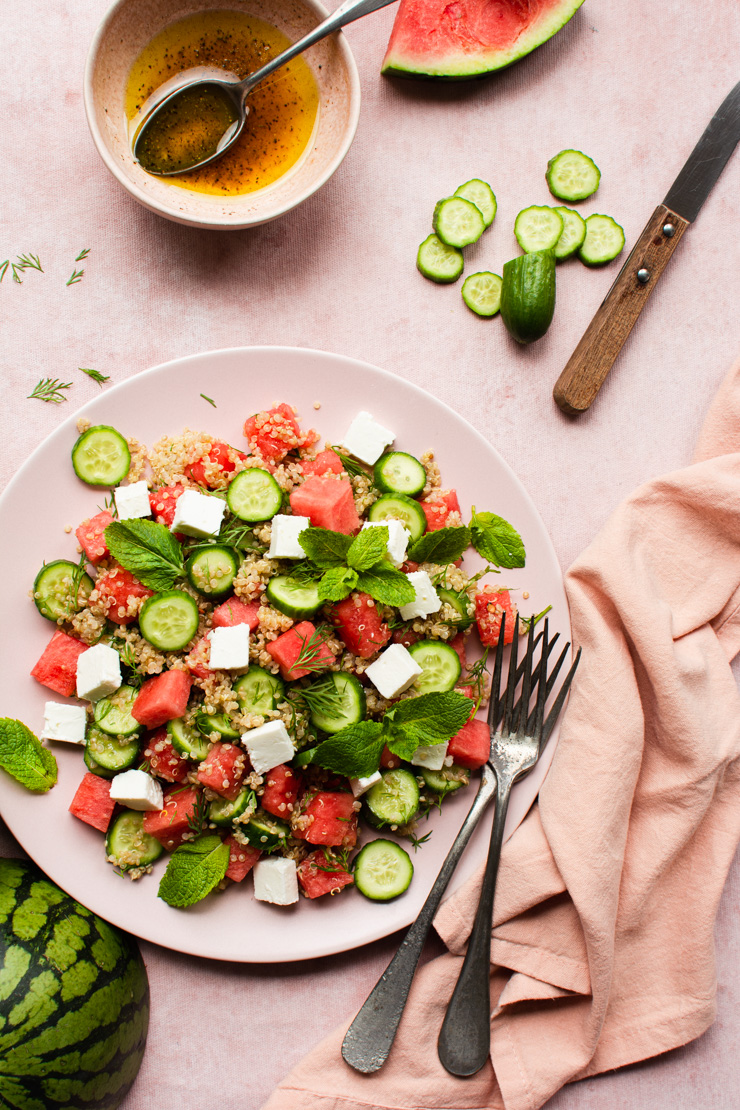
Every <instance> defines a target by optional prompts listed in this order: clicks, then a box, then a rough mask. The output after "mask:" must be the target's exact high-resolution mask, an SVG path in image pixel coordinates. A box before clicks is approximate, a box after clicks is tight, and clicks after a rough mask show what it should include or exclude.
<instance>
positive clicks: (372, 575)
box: [357, 529, 416, 605]
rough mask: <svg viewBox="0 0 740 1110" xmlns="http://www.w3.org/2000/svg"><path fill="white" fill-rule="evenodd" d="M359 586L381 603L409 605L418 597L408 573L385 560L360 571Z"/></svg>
mask: <svg viewBox="0 0 740 1110" xmlns="http://www.w3.org/2000/svg"><path fill="white" fill-rule="evenodd" d="M374 530H375V529H373V531H374ZM357 586H358V589H360V590H362V591H363V593H366V594H370V597H372V598H374V599H375V600H376V601H379V602H380V603H381V605H409V604H410V603H411V602H412V601H413V600H414V598H415V597H416V590H415V589H414V587H413V586H412V585H411V583H410V582H409V580H408V578H407V577H406V575H405V574H403V573H402V572H401V571H400V570H396V568H395V567H392V566H391V565H390V563H387V562H385V561H383V562H380V563H378V564H377V566H374V567H371V568H370V570H363V571H360V573H359V575H358V576H357Z"/></svg>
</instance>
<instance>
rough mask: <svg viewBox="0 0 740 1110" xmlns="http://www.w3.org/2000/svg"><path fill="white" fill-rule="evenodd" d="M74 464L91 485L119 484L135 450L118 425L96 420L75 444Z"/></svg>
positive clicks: (126, 472)
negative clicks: (116, 426)
mask: <svg viewBox="0 0 740 1110" xmlns="http://www.w3.org/2000/svg"><path fill="white" fill-rule="evenodd" d="M72 466H73V467H74V470H75V474H76V475H77V477H78V478H81V479H82V481H83V482H86V483H87V485H88V486H117V485H118V483H119V482H122V481H123V479H124V478H125V477H126V475H127V474H128V472H129V469H130V467H131V452H130V451H129V449H128V443H127V442H126V440H125V439H124V438H123V436H122V435H121V433H120V432H117V431H116V429H115V428H111V427H109V426H108V425H107V424H95V425H94V426H93V427H92V428H88V429H87V431H86V432H83V433H82V435H81V436H80V437H79V439H78V440H77V442H76V443H75V445H74V447H73V448H72Z"/></svg>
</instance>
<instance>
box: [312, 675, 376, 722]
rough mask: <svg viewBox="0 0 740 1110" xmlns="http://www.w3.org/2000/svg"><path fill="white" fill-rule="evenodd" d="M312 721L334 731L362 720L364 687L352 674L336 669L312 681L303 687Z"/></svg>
mask: <svg viewBox="0 0 740 1110" xmlns="http://www.w3.org/2000/svg"><path fill="white" fill-rule="evenodd" d="M306 701H307V703H308V712H309V716H310V718H311V723H312V724H313V725H315V726H316V728H320V729H321V731H322V732H328V733H330V734H331V733H334V732H339V731H340V730H341V729H343V728H346V727H347V726H348V725H356V724H358V723H359V722H360V721H364V720H365V713H366V704H365V691H364V690H363V689H362V686H361V685H360V683H359V682H358V680H357V679H356V678H355V676H354V675H353V674H347V673H346V672H344V671H339V672H336V673H333V674H328V675H325V676H324V677H323V678H319V679H317V680H316V681H315V682H312V683H311V685H310V686H309V687H307V689H306Z"/></svg>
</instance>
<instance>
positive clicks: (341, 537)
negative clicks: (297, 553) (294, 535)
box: [298, 528, 352, 570]
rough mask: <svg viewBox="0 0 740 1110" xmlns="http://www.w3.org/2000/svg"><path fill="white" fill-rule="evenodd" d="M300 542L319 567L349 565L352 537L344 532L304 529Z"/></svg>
mask: <svg viewBox="0 0 740 1110" xmlns="http://www.w3.org/2000/svg"><path fill="white" fill-rule="evenodd" d="M298 542H299V543H300V545H301V547H302V548H303V550H304V551H305V552H306V555H308V557H309V559H310V560H311V562H312V563H316V566H317V567H323V568H324V569H325V570H328V568H329V567H342V566H345V565H346V563H347V552H348V551H349V549H350V547H351V546H352V537H351V536H345V534H344V532H332V531H331V530H330V529H329V528H304V529H303V531H302V532H301V533H300V535H299V536H298Z"/></svg>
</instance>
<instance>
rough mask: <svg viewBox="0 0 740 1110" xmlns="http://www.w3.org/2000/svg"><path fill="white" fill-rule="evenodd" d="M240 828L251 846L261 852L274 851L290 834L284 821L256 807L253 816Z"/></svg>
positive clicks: (288, 827)
mask: <svg viewBox="0 0 740 1110" xmlns="http://www.w3.org/2000/svg"><path fill="white" fill-rule="evenodd" d="M240 828H241V831H242V833H243V834H244V836H245V838H246V839H247V840H248V841H249V843H250V844H251V845H252V847H253V848H259V849H260V850H261V851H263V852H274V851H275V849H276V848H280V847H282V845H283V844H284V843H285V841H286V840H287V838H288V836H289V835H290V826H289V825H286V823H285V821H280V820H279V819H278V818H277V817H273V816H272V814H271V813H265V811H264V810H263V809H258V810H257V812H256V813H255V815H254V817H250V818H249V820H248V821H247V822H246V823H245V824H243V825H240Z"/></svg>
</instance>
